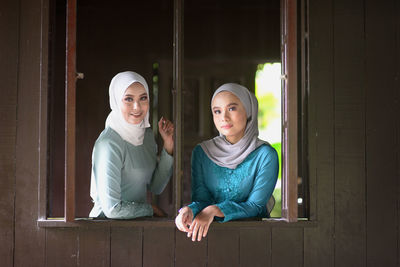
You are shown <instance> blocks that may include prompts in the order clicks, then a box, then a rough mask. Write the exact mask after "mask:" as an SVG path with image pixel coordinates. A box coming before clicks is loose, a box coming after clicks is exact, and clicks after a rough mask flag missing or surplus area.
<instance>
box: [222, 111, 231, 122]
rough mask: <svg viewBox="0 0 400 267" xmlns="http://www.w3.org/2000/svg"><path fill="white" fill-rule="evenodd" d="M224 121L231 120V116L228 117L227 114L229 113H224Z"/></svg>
mask: <svg viewBox="0 0 400 267" xmlns="http://www.w3.org/2000/svg"><path fill="white" fill-rule="evenodd" d="M222 120H223V121H227V120H229V116H228V113H227V112H224V113H223V114H222Z"/></svg>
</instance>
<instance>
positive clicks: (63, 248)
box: [27, 228, 78, 267]
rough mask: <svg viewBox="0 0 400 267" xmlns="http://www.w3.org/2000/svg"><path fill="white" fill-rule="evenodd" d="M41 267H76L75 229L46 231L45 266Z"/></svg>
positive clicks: (76, 238) (76, 233)
mask: <svg viewBox="0 0 400 267" xmlns="http://www.w3.org/2000/svg"><path fill="white" fill-rule="evenodd" d="M27 266H33V265H29V264H28V265H27ZM42 266H47V267H52V266H57V267H63V266H65V267H73V266H78V230H77V229H76V228H49V229H47V230H46V265H42Z"/></svg>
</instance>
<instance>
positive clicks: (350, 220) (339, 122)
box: [332, 0, 367, 266]
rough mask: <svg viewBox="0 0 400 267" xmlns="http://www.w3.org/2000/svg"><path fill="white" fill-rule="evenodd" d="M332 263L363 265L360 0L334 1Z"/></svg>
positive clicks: (362, 8)
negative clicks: (333, 210)
mask: <svg viewBox="0 0 400 267" xmlns="http://www.w3.org/2000/svg"><path fill="white" fill-rule="evenodd" d="M333 14H334V20H333V26H334V30H333V34H334V47H333V55H334V57H333V60H334V69H333V71H334V99H333V100H332V101H334V116H335V118H334V127H335V135H334V140H335V141H334V142H335V145H334V151H335V157H334V158H335V167H334V175H335V177H334V179H335V184H334V190H335V194H334V197H335V204H334V205H335V216H334V234H335V238H336V239H335V265H337V266H365V264H366V238H367V237H366V235H365V231H366V224H365V221H366V203H365V190H366V183H365V181H366V180H365V177H366V173H365V167H366V165H365V155H366V151H365V94H366V92H365V78H366V76H365V64H364V63H365V58H364V57H365V42H364V1H362V0H357V1H351V2H349V1H342V0H340V1H335V4H334V7H333Z"/></svg>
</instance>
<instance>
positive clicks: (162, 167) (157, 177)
mask: <svg viewBox="0 0 400 267" xmlns="http://www.w3.org/2000/svg"><path fill="white" fill-rule="evenodd" d="M173 161H174V158H173V157H172V156H171V155H169V154H168V153H167V152H166V151H165V149H162V151H161V156H160V161H159V162H158V163H157V167H156V169H155V171H154V174H153V177H152V180H151V183H150V185H149V190H150V191H151V192H153V193H155V194H157V195H158V194H161V192H162V191H163V190H164V188H165V186H166V185H167V184H168V181H169V179H170V177H171V175H172V164H173Z"/></svg>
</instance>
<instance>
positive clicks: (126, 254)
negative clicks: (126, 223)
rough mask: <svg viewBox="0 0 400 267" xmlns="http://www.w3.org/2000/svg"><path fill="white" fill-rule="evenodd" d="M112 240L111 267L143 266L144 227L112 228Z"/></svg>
mask: <svg viewBox="0 0 400 267" xmlns="http://www.w3.org/2000/svg"><path fill="white" fill-rule="evenodd" d="M110 238H111V266H114V267H118V266H121V267H122V266H142V251H143V247H142V245H143V228H142V227H135V228H130V227H112V228H111V236H110ZM153 253H154V254H153V255H156V254H157V252H156V251H153Z"/></svg>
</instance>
